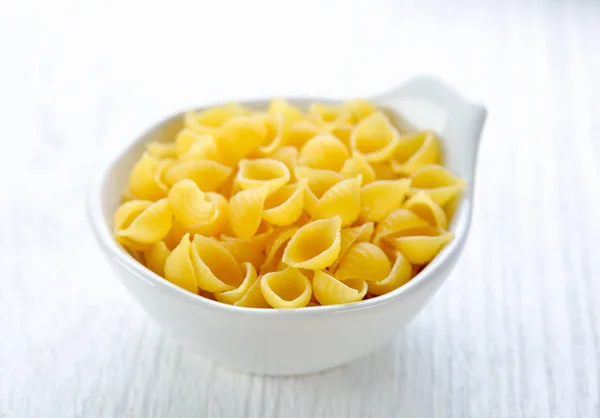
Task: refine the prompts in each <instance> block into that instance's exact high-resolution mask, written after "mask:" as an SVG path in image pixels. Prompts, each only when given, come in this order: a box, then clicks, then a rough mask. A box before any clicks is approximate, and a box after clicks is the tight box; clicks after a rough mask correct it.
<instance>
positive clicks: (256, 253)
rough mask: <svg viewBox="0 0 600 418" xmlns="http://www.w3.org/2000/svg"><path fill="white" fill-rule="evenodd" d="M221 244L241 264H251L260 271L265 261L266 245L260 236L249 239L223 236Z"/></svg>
mask: <svg viewBox="0 0 600 418" xmlns="http://www.w3.org/2000/svg"><path fill="white" fill-rule="evenodd" d="M221 244H223V247H225V248H226V249H227V251H229V253H230V254H231V255H232V256H233V258H235V260H236V261H237V262H238V263H239V264H243V263H246V262H247V263H251V264H252V265H253V266H254V267H256V268H257V269H258V268H259V267H260V266H261V265H262V263H263V262H264V261H265V254H264V251H265V244H264V242H262V240H261V238H260V237H259V236H258V235H255V236H253V237H252V238H248V239H243V238H235V237H228V236H221Z"/></svg>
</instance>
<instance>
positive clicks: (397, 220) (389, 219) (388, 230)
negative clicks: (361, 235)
mask: <svg viewBox="0 0 600 418" xmlns="http://www.w3.org/2000/svg"><path fill="white" fill-rule="evenodd" d="M428 225H429V223H428V222H427V221H426V220H425V219H422V218H419V217H418V216H417V215H415V213H414V212H411V211H410V210H408V209H406V208H400V209H396V210H393V211H392V212H390V213H389V214H388V216H386V217H385V219H384V220H382V221H381V222H379V223H378V224H377V228H376V230H375V237H374V238H373V243H374V244H375V245H378V244H379V241H380V240H381V239H383V238H387V237H393V235H394V234H397V233H401V232H402V231H404V230H405V229H411V228H418V227H422V226H428Z"/></svg>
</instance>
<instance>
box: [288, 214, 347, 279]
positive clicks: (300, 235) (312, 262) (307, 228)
mask: <svg viewBox="0 0 600 418" xmlns="http://www.w3.org/2000/svg"><path fill="white" fill-rule="evenodd" d="M341 227H342V220H341V218H340V217H339V216H336V217H335V218H331V219H322V220H318V221H313V222H311V223H308V224H306V225H304V226H303V227H301V228H300V229H298V230H297V231H296V233H295V234H294V235H293V236H292V238H291V239H290V242H289V243H288V244H287V246H286V248H285V251H284V252H283V256H282V261H283V262H284V263H285V264H287V265H289V266H292V267H298V268H305V269H311V270H321V269H324V268H327V267H329V266H330V265H331V264H333V262H334V261H335V259H336V258H337V256H338V254H339V252H340V229H341Z"/></svg>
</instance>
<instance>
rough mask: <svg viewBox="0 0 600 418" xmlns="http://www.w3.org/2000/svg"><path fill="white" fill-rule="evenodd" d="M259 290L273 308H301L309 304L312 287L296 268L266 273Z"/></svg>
mask: <svg viewBox="0 0 600 418" xmlns="http://www.w3.org/2000/svg"><path fill="white" fill-rule="evenodd" d="M261 290H262V294H263V296H264V297H265V300H266V301H267V303H268V304H269V305H270V306H272V307H273V308H278V309H285V308H287V309H289V308H303V307H305V306H306V305H308V302H310V297H311V295H312V286H311V284H310V281H309V280H308V278H307V277H306V276H305V275H304V274H302V273H301V272H300V270H298V269H297V268H293V267H288V268H286V269H285V270H282V271H276V272H273V273H267V274H265V275H264V276H263V277H262V280H261Z"/></svg>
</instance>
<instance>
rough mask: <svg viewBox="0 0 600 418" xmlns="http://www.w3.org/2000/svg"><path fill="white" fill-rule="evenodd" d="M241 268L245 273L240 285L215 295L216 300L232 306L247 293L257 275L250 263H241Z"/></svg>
mask: <svg viewBox="0 0 600 418" xmlns="http://www.w3.org/2000/svg"><path fill="white" fill-rule="evenodd" d="M242 267H243V270H244V272H245V273H244V280H243V281H242V283H240V285H239V286H238V287H236V288H235V289H232V290H227V291H225V292H217V293H215V299H216V300H218V301H219V302H223V303H227V304H229V305H233V304H234V303H236V302H237V301H239V300H240V299H241V298H242V297H243V296H244V295H245V294H246V293H247V292H248V290H249V289H250V286H252V285H253V284H254V282H255V281H256V279H258V275H257V274H256V269H255V268H254V266H253V265H252V264H251V263H243V264H242Z"/></svg>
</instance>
